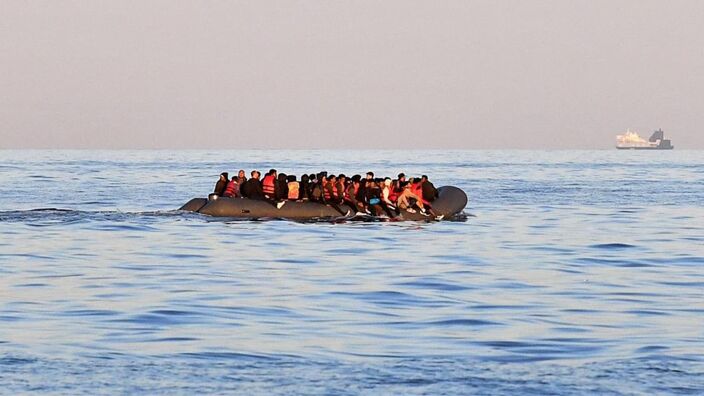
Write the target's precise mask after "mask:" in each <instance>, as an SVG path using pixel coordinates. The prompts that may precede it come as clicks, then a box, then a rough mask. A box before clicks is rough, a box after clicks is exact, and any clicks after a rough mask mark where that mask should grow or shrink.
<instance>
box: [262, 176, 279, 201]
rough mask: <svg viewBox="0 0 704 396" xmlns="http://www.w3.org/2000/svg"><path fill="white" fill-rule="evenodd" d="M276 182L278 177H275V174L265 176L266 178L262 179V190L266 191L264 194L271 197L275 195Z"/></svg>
mask: <svg viewBox="0 0 704 396" xmlns="http://www.w3.org/2000/svg"><path fill="white" fill-rule="evenodd" d="M275 183H276V178H275V177H274V175H266V176H264V180H262V190H263V191H264V195H269V196H270V197H273V196H274V184H275Z"/></svg>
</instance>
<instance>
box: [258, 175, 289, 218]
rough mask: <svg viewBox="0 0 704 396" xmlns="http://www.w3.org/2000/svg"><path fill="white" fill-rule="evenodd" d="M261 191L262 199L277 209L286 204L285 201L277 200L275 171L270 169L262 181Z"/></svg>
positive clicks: (277, 189)
mask: <svg viewBox="0 0 704 396" xmlns="http://www.w3.org/2000/svg"><path fill="white" fill-rule="evenodd" d="M262 191H264V199H266V200H267V201H269V202H271V203H272V204H273V205H274V206H276V208H277V209H281V207H282V206H284V204H285V203H286V201H280V200H278V199H277V193H278V191H279V188H278V182H277V179H276V169H270V170H269V172H268V173H267V174H266V176H264V179H262Z"/></svg>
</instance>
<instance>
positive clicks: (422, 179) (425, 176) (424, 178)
mask: <svg viewBox="0 0 704 396" xmlns="http://www.w3.org/2000/svg"><path fill="white" fill-rule="evenodd" d="M420 181H422V182H423V183H425V182H427V181H428V175H423V176H421V177H420Z"/></svg>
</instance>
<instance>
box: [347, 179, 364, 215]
mask: <svg viewBox="0 0 704 396" xmlns="http://www.w3.org/2000/svg"><path fill="white" fill-rule="evenodd" d="M361 179H362V176H360V175H354V176H352V178H351V179H350V180H351V182H350V184H349V185H348V186H347V188H345V193H344V200H345V203H346V204H348V205H350V206H351V207H352V208H353V209H354V210H355V211H356V212H357V213H356V214H357V215H361V214H364V205H363V204H362V202H360V201H358V200H357V196H358V194H359V189H360V185H361V183H360V181H361Z"/></svg>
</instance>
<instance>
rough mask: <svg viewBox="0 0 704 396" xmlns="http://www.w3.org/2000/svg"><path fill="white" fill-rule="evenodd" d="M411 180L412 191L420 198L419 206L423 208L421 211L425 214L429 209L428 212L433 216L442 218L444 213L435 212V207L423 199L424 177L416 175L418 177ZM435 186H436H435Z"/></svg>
mask: <svg viewBox="0 0 704 396" xmlns="http://www.w3.org/2000/svg"><path fill="white" fill-rule="evenodd" d="M409 181H410V184H411V191H412V192H413V193H414V194H415V195H417V196H418V197H419V198H420V202H419V205H418V206H419V207H420V208H421V213H423V214H425V212H426V211H427V212H428V213H430V214H431V215H432V216H433V217H435V218H436V219H438V220H442V218H443V217H444V215H440V216H438V215H437V214H436V213H435V211H434V210H433V207H432V206H431V205H430V202H429V201H427V200H425V199H423V182H422V178H418V177H416V178H413V179H411V180H409ZM433 188H434V187H433ZM433 199H434V198H433Z"/></svg>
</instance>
